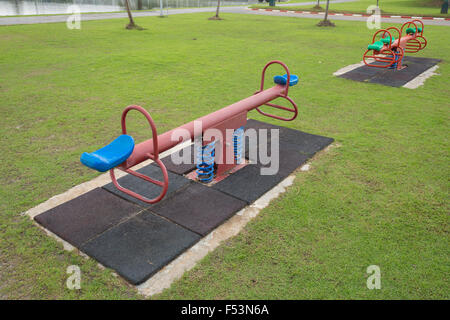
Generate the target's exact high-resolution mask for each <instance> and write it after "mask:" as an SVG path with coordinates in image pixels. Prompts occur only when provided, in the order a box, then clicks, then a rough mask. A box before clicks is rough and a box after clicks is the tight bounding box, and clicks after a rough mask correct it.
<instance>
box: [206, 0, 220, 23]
mask: <svg viewBox="0 0 450 320" xmlns="http://www.w3.org/2000/svg"><path fill="white" fill-rule="evenodd" d="M219 10H220V0H217V9H216V15H215V16H214V17H211V18H209V20H222V18H221V17H219Z"/></svg>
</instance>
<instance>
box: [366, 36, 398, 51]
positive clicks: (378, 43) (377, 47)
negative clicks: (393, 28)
mask: <svg viewBox="0 0 450 320" xmlns="http://www.w3.org/2000/svg"><path fill="white" fill-rule="evenodd" d="M390 40H391V37H385V38H382V39H381V40H379V41H376V42H374V43H372V44H369V45H368V46H367V49H369V50H376V51H380V50H381V49H383V46H384V45H385V44H387V45H389V43H390ZM394 41H395V38H394V37H392V43H394Z"/></svg>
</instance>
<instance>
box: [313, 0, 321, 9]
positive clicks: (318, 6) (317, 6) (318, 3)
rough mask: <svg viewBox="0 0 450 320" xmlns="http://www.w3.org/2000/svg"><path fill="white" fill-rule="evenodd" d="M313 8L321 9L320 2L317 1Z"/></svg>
mask: <svg viewBox="0 0 450 320" xmlns="http://www.w3.org/2000/svg"><path fill="white" fill-rule="evenodd" d="M314 8H316V9H319V8H321V7H320V0H317V4H316V6H315V7H314Z"/></svg>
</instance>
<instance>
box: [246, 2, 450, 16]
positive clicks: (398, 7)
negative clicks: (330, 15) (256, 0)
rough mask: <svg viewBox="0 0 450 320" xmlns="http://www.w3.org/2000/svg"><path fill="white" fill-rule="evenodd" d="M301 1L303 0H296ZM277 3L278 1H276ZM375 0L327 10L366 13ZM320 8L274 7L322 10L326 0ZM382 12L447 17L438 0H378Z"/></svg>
mask: <svg viewBox="0 0 450 320" xmlns="http://www.w3.org/2000/svg"><path fill="white" fill-rule="evenodd" d="M298 2H303V1H298ZM277 3H278V2H277ZM376 4H377V2H376V0H356V1H355V2H344V3H330V7H329V12H341V13H347V12H348V13H366V10H367V8H368V7H369V6H370V5H376ZM320 6H321V7H322V9H317V8H313V6H309V7H307V6H304V5H302V6H286V7H285V6H283V7H279V8H275V9H283V10H294V11H295V10H306V11H324V10H325V7H326V1H325V0H321V1H320ZM379 6H380V8H381V13H382V14H390V15H413V16H421V17H423V16H432V17H448V16H449V15H448V14H443V13H441V3H440V1H438V0H383V1H380V2H379ZM251 7H253V8H272V9H273V8H274V7H270V6H269V5H268V4H255V5H253V6H251Z"/></svg>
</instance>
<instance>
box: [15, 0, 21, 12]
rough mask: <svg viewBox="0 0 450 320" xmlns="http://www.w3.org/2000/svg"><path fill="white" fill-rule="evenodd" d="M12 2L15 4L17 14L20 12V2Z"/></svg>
mask: <svg viewBox="0 0 450 320" xmlns="http://www.w3.org/2000/svg"><path fill="white" fill-rule="evenodd" d="M14 4H15V7H16V14H17V15H19V14H20V3H19V0H15V1H14Z"/></svg>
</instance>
